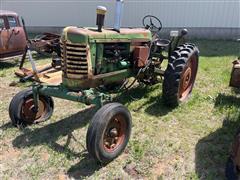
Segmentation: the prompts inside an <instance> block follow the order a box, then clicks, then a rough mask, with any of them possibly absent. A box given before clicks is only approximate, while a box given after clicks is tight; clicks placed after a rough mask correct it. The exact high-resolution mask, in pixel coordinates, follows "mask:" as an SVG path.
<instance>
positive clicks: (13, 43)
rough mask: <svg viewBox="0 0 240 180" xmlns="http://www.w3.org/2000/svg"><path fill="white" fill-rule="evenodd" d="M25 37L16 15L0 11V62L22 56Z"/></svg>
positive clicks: (25, 42)
mask: <svg viewBox="0 0 240 180" xmlns="http://www.w3.org/2000/svg"><path fill="white" fill-rule="evenodd" d="M26 45H27V41H26V35H25V31H24V28H23V26H22V25H21V23H20V20H19V16H18V14H17V13H15V12H12V11H5V10H0V60H3V59H6V58H11V57H14V56H19V55H22V54H23V53H24V52H25V48H26Z"/></svg>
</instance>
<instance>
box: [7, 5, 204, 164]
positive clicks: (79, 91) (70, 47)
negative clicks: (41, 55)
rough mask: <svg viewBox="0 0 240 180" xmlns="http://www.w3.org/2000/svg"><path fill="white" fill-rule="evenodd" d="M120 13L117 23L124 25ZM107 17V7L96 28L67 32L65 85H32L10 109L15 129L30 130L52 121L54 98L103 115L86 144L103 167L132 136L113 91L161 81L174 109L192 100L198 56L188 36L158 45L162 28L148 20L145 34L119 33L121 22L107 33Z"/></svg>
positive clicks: (140, 30) (176, 36) (178, 35)
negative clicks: (165, 66)
mask: <svg viewBox="0 0 240 180" xmlns="http://www.w3.org/2000/svg"><path fill="white" fill-rule="evenodd" d="M119 2H120V3H122V1H117V3H119ZM118 8H119V5H117V10H118V11H117V12H118V13H117V14H116V17H117V18H116V19H120V21H121V18H118V17H121V15H119V12H121V11H119V9H118ZM120 9H121V8H120ZM105 13H106V9H105V8H104V7H98V9H97V25H98V28H79V27H66V28H65V29H64V30H63V33H62V36H61V39H60V43H61V61H62V84H61V85H58V86H54V85H44V84H40V83H34V84H33V85H32V88H31V89H28V90H23V91H21V92H19V93H18V94H16V95H15V97H13V99H12V101H11V103H10V107H9V113H10V118H11V121H12V124H13V125H14V126H26V125H30V124H33V123H39V122H41V121H45V120H47V119H49V118H50V117H51V115H52V113H53V108H54V103H53V99H52V97H57V98H62V99H67V100H71V101H76V102H81V103H84V104H86V105H92V104H94V105H96V107H98V108H99V110H98V111H97V112H96V114H95V115H94V117H93V118H92V120H91V122H90V125H89V128H88V132H87V138H86V144H87V149H88V151H89V153H90V154H91V155H92V156H93V157H94V158H95V159H96V160H98V161H100V162H102V163H108V162H110V161H111V160H113V159H114V158H116V157H117V156H118V155H119V154H121V152H122V151H123V150H124V149H125V147H126V145H127V143H128V141H129V137H130V134H131V126H132V118H131V114H130V112H129V110H128V109H127V108H126V107H124V106H123V105H122V104H120V103H116V102H111V96H110V93H109V92H111V91H112V90H113V89H114V88H113V87H116V86H117V89H118V91H121V90H123V91H124V90H125V89H126V88H130V86H131V85H132V84H133V82H135V81H138V82H141V83H145V84H147V85H151V84H155V83H156V82H157V77H158V76H161V77H163V78H164V80H163V92H162V94H163V100H164V102H165V103H166V104H167V105H169V106H173V107H175V106H177V105H178V104H179V103H181V102H183V101H186V100H187V99H188V97H189V95H190V94H191V91H192V89H193V86H194V82H195V78H196V74H197V69H198V53H199V52H198V49H197V47H196V46H195V45H194V44H190V43H184V44H181V42H182V40H183V39H184V36H185V35H186V34H187V30H182V31H181V33H178V31H172V32H171V33H170V34H171V38H170V40H166V39H160V38H159V36H158V34H159V31H160V30H161V29H162V23H161V21H160V20H159V19H158V18H156V17H154V16H150V15H148V16H146V17H144V19H143V25H144V28H118V27H119V24H120V21H118V20H117V22H115V23H116V24H115V26H114V29H111V28H110V29H106V28H102V26H103V23H104V15H105ZM156 23H158V24H156ZM166 54H168V55H166ZM163 60H167V61H168V65H167V68H166V70H165V71H164V70H162V69H161V64H162V62H163ZM131 77H133V78H134V79H135V80H134V81H133V82H132V83H130V85H129V83H128V85H127V83H126V82H127V81H125V80H126V79H127V78H131Z"/></svg>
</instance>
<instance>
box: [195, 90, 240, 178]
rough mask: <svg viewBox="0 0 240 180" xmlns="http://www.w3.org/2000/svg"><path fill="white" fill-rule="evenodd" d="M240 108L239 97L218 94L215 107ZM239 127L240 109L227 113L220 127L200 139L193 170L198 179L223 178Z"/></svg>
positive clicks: (196, 148)
mask: <svg viewBox="0 0 240 180" xmlns="http://www.w3.org/2000/svg"><path fill="white" fill-rule="evenodd" d="M230 106H235V107H236V108H240V98H237V97H234V96H228V95H225V94H219V95H218V96H217V98H216V101H215V107H216V108H220V109H221V108H227V107H230ZM239 127H240V111H238V112H235V114H232V113H231V114H227V115H226V117H225V119H224V121H223V124H222V127H221V128H219V129H218V130H216V131H214V132H212V133H210V134H209V135H207V136H206V137H204V138H202V139H200V140H199V141H198V143H197V145H196V147H195V163H196V164H195V170H196V173H197V175H198V177H199V178H200V179H225V165H226V162H227V158H228V156H229V149H230V145H231V143H232V142H233V140H234V135H235V134H236V132H237V130H238V129H239Z"/></svg>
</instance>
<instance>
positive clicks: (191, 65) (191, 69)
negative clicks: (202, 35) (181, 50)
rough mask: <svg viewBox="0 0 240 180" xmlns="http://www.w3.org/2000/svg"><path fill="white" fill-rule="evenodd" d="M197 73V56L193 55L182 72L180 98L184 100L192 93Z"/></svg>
mask: <svg viewBox="0 0 240 180" xmlns="http://www.w3.org/2000/svg"><path fill="white" fill-rule="evenodd" d="M196 74H197V58H196V56H195V55H192V56H191V57H190V59H189V60H188V62H187V64H186V66H185V67H184V70H183V72H182V74H181V80H180V86H179V99H180V101H183V100H184V99H186V98H187V97H188V95H189V94H190V93H191V91H192V88H193V85H194V82H195V78H196Z"/></svg>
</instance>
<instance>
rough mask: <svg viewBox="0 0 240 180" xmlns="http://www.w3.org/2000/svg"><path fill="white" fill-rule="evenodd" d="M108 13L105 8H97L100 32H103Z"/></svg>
mask: <svg viewBox="0 0 240 180" xmlns="http://www.w3.org/2000/svg"><path fill="white" fill-rule="evenodd" d="M106 12H107V8H106V7H104V6H98V7H97V22H96V25H97V26H98V32H102V27H103V26H104V19H105V14H106Z"/></svg>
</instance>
